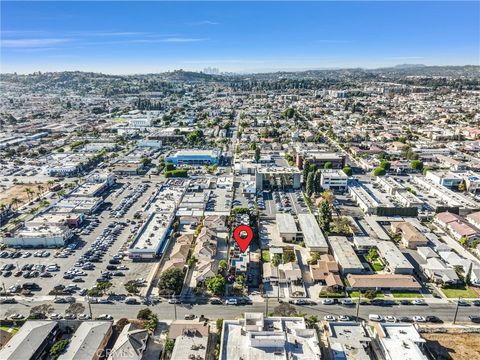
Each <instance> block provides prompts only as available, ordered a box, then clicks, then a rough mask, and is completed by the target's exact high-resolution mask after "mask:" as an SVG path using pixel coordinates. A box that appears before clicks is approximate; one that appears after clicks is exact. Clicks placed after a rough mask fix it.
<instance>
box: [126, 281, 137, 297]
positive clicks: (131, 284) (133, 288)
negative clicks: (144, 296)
mask: <svg viewBox="0 0 480 360" xmlns="http://www.w3.org/2000/svg"><path fill="white" fill-rule="evenodd" d="M125 290H127V292H128V293H129V294H138V293H139V292H140V290H139V289H138V284H137V282H136V281H134V280H130V281H127V282H126V283H125Z"/></svg>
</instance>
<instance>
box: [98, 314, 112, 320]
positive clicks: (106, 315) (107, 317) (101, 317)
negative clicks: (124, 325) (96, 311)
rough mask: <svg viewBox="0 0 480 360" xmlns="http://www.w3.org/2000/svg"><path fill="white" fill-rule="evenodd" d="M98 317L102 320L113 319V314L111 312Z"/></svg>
mask: <svg viewBox="0 0 480 360" xmlns="http://www.w3.org/2000/svg"><path fill="white" fill-rule="evenodd" d="M98 318H99V319H100V320H113V316H112V315H110V314H102V315H100V316H99V317H98Z"/></svg>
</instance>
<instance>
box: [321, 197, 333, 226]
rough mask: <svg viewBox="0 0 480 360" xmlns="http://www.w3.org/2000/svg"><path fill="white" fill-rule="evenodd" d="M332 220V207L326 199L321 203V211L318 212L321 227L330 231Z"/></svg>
mask: <svg viewBox="0 0 480 360" xmlns="http://www.w3.org/2000/svg"><path fill="white" fill-rule="evenodd" d="M331 222H332V208H331V206H330V203H329V202H328V201H327V200H326V199H324V200H322V202H321V203H320V208H319V213H318V223H319V224H320V228H321V229H322V230H323V231H324V232H325V233H327V234H328V233H329V232H330V223H331Z"/></svg>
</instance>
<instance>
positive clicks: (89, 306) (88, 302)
mask: <svg viewBox="0 0 480 360" xmlns="http://www.w3.org/2000/svg"><path fill="white" fill-rule="evenodd" d="M87 304H88V311H89V312H90V319H93V315H92V304H91V303H90V296H87Z"/></svg>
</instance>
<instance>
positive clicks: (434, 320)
mask: <svg viewBox="0 0 480 360" xmlns="http://www.w3.org/2000/svg"><path fill="white" fill-rule="evenodd" d="M425 320H426V321H427V322H431V323H435V324H441V323H443V320H442V319H440V318H439V317H438V316H434V315H430V316H426V317H425Z"/></svg>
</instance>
